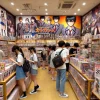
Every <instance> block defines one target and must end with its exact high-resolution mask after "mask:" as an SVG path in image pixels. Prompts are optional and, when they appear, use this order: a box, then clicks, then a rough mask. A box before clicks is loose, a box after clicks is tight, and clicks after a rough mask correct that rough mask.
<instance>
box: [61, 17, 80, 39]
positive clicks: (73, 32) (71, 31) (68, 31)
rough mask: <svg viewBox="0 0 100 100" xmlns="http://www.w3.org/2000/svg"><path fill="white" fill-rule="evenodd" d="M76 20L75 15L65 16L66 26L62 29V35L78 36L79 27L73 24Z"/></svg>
mask: <svg viewBox="0 0 100 100" xmlns="http://www.w3.org/2000/svg"><path fill="white" fill-rule="evenodd" d="M75 22H76V17H75V16H67V17H66V23H67V24H68V26H67V27H66V28H64V29H63V30H62V33H63V35H64V37H76V36H80V29H78V28H76V27H75V26H74V24H75Z"/></svg>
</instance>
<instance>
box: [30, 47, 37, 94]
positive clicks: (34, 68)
mask: <svg viewBox="0 0 100 100" xmlns="http://www.w3.org/2000/svg"><path fill="white" fill-rule="evenodd" d="M28 50H29V52H30V54H31V56H30V60H28V61H29V62H30V64H31V69H30V75H31V79H32V81H33V82H34V89H33V90H32V91H31V92H30V94H34V93H37V89H39V85H38V83H37V79H36V76H37V74H38V65H37V63H38V58H37V55H36V49H35V48H34V47H29V48H28Z"/></svg>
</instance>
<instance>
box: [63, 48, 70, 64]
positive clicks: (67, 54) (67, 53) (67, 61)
mask: <svg viewBox="0 0 100 100" xmlns="http://www.w3.org/2000/svg"><path fill="white" fill-rule="evenodd" d="M64 49H65V50H66V56H69V49H67V48H64ZM65 63H69V59H68V58H67V59H66V62H65Z"/></svg>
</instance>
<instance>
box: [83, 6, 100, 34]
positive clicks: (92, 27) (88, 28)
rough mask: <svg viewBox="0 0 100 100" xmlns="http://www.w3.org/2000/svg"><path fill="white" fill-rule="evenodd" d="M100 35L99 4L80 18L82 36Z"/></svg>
mask: <svg viewBox="0 0 100 100" xmlns="http://www.w3.org/2000/svg"><path fill="white" fill-rule="evenodd" d="M86 33H90V34H92V35H97V34H100V4H99V5H98V6H97V7H95V8H94V9H93V10H91V11H90V12H89V13H88V14H86V15H85V16H84V17H83V18H82V35H85V34H86Z"/></svg>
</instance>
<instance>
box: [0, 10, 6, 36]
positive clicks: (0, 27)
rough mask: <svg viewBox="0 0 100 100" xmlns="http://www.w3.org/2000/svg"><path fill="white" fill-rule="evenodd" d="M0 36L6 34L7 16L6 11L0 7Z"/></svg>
mask: <svg viewBox="0 0 100 100" xmlns="http://www.w3.org/2000/svg"><path fill="white" fill-rule="evenodd" d="M0 36H1V37H5V36H7V16H6V11H5V10H3V9H2V8H0Z"/></svg>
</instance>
